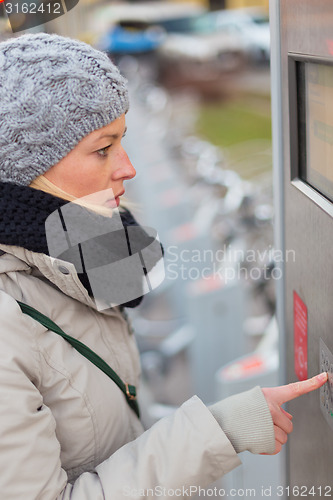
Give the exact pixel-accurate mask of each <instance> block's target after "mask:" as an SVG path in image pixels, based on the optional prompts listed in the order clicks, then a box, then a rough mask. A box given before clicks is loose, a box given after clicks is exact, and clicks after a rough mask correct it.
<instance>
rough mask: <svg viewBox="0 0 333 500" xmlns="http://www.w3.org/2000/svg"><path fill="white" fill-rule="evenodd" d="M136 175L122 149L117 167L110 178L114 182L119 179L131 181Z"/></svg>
mask: <svg viewBox="0 0 333 500" xmlns="http://www.w3.org/2000/svg"><path fill="white" fill-rule="evenodd" d="M135 175H136V170H135V168H134V167H133V165H132V162H131V160H130V159H129V157H128V155H127V153H126V151H125V150H124V149H123V148H122V151H121V153H120V154H119V158H118V165H117V168H116V169H115V171H114V173H113V175H112V177H113V179H114V180H119V179H124V180H125V179H133V177H135Z"/></svg>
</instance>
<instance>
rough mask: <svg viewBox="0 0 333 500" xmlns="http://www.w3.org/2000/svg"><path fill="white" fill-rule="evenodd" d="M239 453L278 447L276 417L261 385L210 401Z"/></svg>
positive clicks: (219, 421)
mask: <svg viewBox="0 0 333 500" xmlns="http://www.w3.org/2000/svg"><path fill="white" fill-rule="evenodd" d="M208 409H209V410H210V411H211V413H212V415H213V416H214V417H215V419H216V420H217V422H218V424H219V425H220V427H221V428H222V430H223V432H224V433H225V434H226V436H227V438H228V439H229V441H230V442H231V444H232V445H233V447H234V449H235V450H236V452H237V453H240V452H242V451H246V450H247V451H250V452H252V453H273V452H274V449H275V437H274V426H273V421H272V417H271V414H270V411H269V408H268V405H267V402H266V399H265V397H264V395H263V392H262V390H261V389H260V387H259V386H256V387H254V388H253V389H251V390H249V391H246V392H242V393H240V394H236V395H234V396H230V397H229V398H226V399H224V400H222V401H218V402H217V403H215V404H213V405H210V406H209V407H208Z"/></svg>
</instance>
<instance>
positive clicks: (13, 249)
mask: <svg viewBox="0 0 333 500" xmlns="http://www.w3.org/2000/svg"><path fill="white" fill-rule="evenodd" d="M0 70H1V71H0V88H1V95H2V98H1V104H0V181H1V182H0V205H1V207H0V208H1V236H0V251H1V254H2V255H1V256H0V315H1V333H0V391H1V392H0V405H1V406H0V407H1V410H0V434H1V436H0V467H1V474H0V491H1V498H5V499H6V500H10V499H20V498H25V499H31V500H33V499H37V498H38V499H50V500H55V499H62V500H64V499H69V498H71V499H74V500H83V499H94V500H97V499H110V500H111V499H117V500H118V499H121V498H128V497H130V498H154V494H153V493H152V491H153V489H154V488H156V487H165V488H167V489H168V490H172V489H173V490H174V491H175V490H176V489H177V488H183V487H184V488H186V487H189V486H196V485H197V486H201V487H204V486H206V485H208V484H209V483H211V482H212V481H214V480H215V479H217V478H219V477H221V476H222V475H223V474H225V473H227V472H228V471H229V470H231V469H233V468H234V467H236V466H237V465H238V464H240V460H239V458H238V457H237V453H238V452H240V451H243V450H249V451H252V452H253V453H271V454H272V453H277V452H279V451H280V449H281V446H282V444H283V443H285V442H286V440H287V434H288V433H289V432H291V430H292V423H291V415H289V414H288V413H286V412H285V411H284V410H282V409H281V408H280V406H281V404H282V403H283V402H285V401H287V400H289V399H292V398H293V397H297V396H299V395H300V394H304V393H306V392H309V391H310V390H313V389H316V388H318V387H320V386H321V385H322V384H323V383H325V381H326V379H327V375H326V374H322V376H321V378H320V377H317V378H314V379H312V380H310V381H306V382H303V383H301V384H295V385H291V386H285V387H279V388H273V389H262V390H261V389H260V388H259V387H256V388H254V389H253V390H251V391H248V392H246V393H243V394H240V395H237V396H233V397H232V398H228V399H227V400H224V401H221V402H218V403H216V404H215V405H213V406H211V407H210V408H207V407H206V406H205V405H204V404H203V403H202V402H201V401H200V399H199V398H197V397H195V396H194V397H193V398H191V399H190V400H189V401H186V402H185V403H184V404H183V405H182V406H181V407H180V408H179V409H178V410H177V411H176V412H175V413H174V414H173V415H171V416H170V417H167V418H164V419H162V420H161V421H159V422H158V423H157V424H155V425H154V426H153V427H152V428H151V429H149V430H148V431H146V432H145V433H143V429H142V426H141V423H140V420H139V418H138V408H137V404H136V399H135V397H136V396H135V387H137V386H138V382H139V372H140V369H139V357H138V352H137V348H136V344H135V339H134V337H133V334H132V333H131V331H130V329H129V328H128V324H127V321H126V315H125V314H124V310H123V307H124V306H127V307H135V306H136V305H137V304H138V302H139V301H140V293H142V289H141V288H138V286H137V284H138V282H139V281H140V280H141V278H142V277H143V276H145V275H146V273H147V272H149V270H150V269H146V267H147V266H146V267H145V265H143V267H142V269H140V272H139V273H138V276H137V279H136V280H134V281H131V278H132V275H133V274H135V273H136V270H137V268H135V266H134V268H133V271H131V272H130V273H129V274H127V275H126V279H122V278H123V275H121V276H120V278H119V276H118V275H117V273H113V274H112V272H113V271H112V269H114V268H112V266H111V264H116V265H117V266H118V264H119V262H121V261H122V260H123V259H124V258H125V255H126V252H125V253H124V252H123V249H124V246H125V247H126V248H127V245H124V238H122V237H121V236H120V237H119V234H120V235H121V234H123V229H124V228H125V230H126V242H127V243H128V245H129V246H131V245H132V249H133V248H135V249H136V252H139V251H141V253H142V254H144V251H145V249H146V248H147V246H149V245H150V244H151V243H152V241H153V238H152V237H148V235H146V234H144V235H143V232H142V231H141V232H140V228H137V226H136V223H135V221H134V220H133V218H132V217H131V215H130V213H129V212H128V211H124V212H118V210H117V208H116V207H118V205H119V201H120V200H119V199H120V196H122V194H123V193H124V181H125V180H129V179H132V178H133V177H134V176H135V170H134V167H133V166H132V164H131V162H130V160H129V158H128V156H127V155H126V153H125V151H124V149H123V147H122V144H121V140H122V137H123V135H124V133H125V130H126V124H125V115H126V112H127V110H128V95H127V89H126V82H125V80H124V79H123V78H122V77H121V76H120V74H119V72H118V70H117V68H116V67H115V66H114V65H113V64H112V63H111V62H110V60H109V59H108V57H107V56H106V55H104V54H103V53H101V52H99V51H96V50H94V49H92V48H91V47H90V46H88V45H86V44H84V43H81V42H78V41H75V40H71V39H67V38H63V37H60V36H56V35H46V34H35V35H23V36H21V37H18V38H15V39H12V40H9V41H6V42H3V43H1V44H0ZM96 193H97V194H96ZM112 195H113V196H112ZM119 214H120V215H119ZM120 222H121V224H120ZM110 224H111V225H110ZM133 227H134V228H136V229H138V231H139V233H140V236H139V237H138V238H137V239H135V238H134V240H132V239H131V237H129V234H132V232H131V231H132V229H133ZM130 229H131V230H130ZM119 231H120V233H119ZM134 233H135V231H134ZM134 233H133V234H134ZM87 241H88V244H86V242H87ZM134 254H135V252H133V255H134ZM133 255H132V256H133ZM95 258H96V259H97V265H96V262H95V261H94V259H95ZM158 259H159V254H158V252H157V251H156V245H155V247H154V248H153V249H151V258H150V260H149V263H150V265H148V268H153V267H154V264H156V262H157V261H158ZM131 262H132V261H131ZM117 266H116V267H117ZM125 267H128V266H127V265H126V266H125ZM100 269H102V272H100ZM131 269H132V268H131ZM117 270H119V267H117ZM124 272H125V271H124ZM109 273H111V274H109ZM123 281H126V282H127V281H129V282H128V283H127V284H125V285H124V283H123ZM101 282H103V286H102V287H101V286H100V283H101ZM140 282H141V281H140ZM119 290H121V293H119ZM133 290H134V292H133ZM27 306H28V307H27ZM36 311H38V312H37V313H36ZM59 328H60V329H61V330H59ZM59 332H60V333H59ZM61 332H64V334H65V335H68V336H70V337H66V338H63V337H62V336H61ZM77 341H79V342H77ZM82 345H85V346H87V347H88V348H89V349H90V351H89V349H88V350H87V349H86V348H85V347H82ZM80 349H81V350H80ZM91 351H93V354H94V353H95V355H94V356H92V355H91ZM96 355H97V356H96ZM101 358H102V359H103V361H104V363H105V362H106V364H107V365H109V366H110V367H111V368H112V369H113V370H114V372H112V373H111V374H110V373H109V371H108V369H107V368H105V364H103V361H101ZM96 360H97V361H96ZM115 374H116V375H115ZM117 377H118V378H117ZM222 429H223V430H222Z"/></svg>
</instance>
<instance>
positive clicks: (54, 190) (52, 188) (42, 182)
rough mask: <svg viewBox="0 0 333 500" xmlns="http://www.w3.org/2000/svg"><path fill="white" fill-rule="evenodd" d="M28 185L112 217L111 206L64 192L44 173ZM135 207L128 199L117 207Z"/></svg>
mask: <svg viewBox="0 0 333 500" xmlns="http://www.w3.org/2000/svg"><path fill="white" fill-rule="evenodd" d="M29 186H30V187H32V188H34V189H38V190H39V191H44V192H45V193H48V194H51V195H53V196H57V197H58V198H62V199H63V200H67V201H72V202H73V203H77V204H78V205H81V206H83V207H85V208H87V209H88V210H91V211H93V212H96V213H98V214H100V215H104V216H105V217H112V211H113V209H112V208H108V207H105V206H101V205H96V204H93V203H89V202H87V201H86V200H85V199H84V197H83V198H76V197H75V196H73V195H71V194H69V193H66V191H63V190H62V189H60V188H59V187H58V186H56V185H55V184H53V182H51V181H49V180H48V179H47V178H46V177H45V176H44V175H40V176H39V177H36V179H34V180H33V181H32V182H31V183H30V185H29ZM133 207H135V204H134V203H131V202H129V201H128V200H124V199H122V200H121V205H120V206H119V208H120V209H121V208H124V209H126V208H133Z"/></svg>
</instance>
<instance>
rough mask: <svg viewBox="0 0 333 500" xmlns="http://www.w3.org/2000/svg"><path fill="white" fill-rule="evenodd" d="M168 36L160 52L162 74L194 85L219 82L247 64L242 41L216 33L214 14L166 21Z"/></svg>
mask: <svg viewBox="0 0 333 500" xmlns="http://www.w3.org/2000/svg"><path fill="white" fill-rule="evenodd" d="M160 27H162V28H163V29H164V30H165V33H166V36H165V38H164V41H163V42H162V44H161V45H160V46H159V48H158V56H159V58H160V65H161V71H162V73H163V74H164V75H165V74H167V73H169V74H172V75H173V76H178V77H179V78H183V79H184V78H186V79H188V80H192V81H193V82H194V81H208V80H216V79H218V78H219V77H220V76H221V74H226V73H231V72H234V71H237V70H239V69H240V68H241V67H243V64H244V49H243V42H242V41H241V40H240V39H239V37H237V36H235V35H233V34H229V33H226V32H223V31H219V30H217V29H216V21H215V18H214V15H213V13H211V12H207V13H203V14H200V15H197V16H195V17H193V16H192V17H183V18H178V19H169V20H164V21H163V22H161V23H160Z"/></svg>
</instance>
